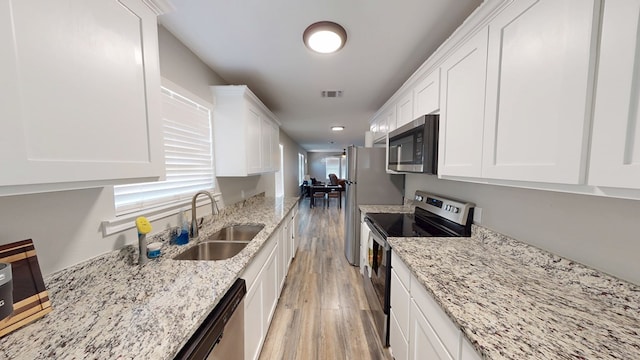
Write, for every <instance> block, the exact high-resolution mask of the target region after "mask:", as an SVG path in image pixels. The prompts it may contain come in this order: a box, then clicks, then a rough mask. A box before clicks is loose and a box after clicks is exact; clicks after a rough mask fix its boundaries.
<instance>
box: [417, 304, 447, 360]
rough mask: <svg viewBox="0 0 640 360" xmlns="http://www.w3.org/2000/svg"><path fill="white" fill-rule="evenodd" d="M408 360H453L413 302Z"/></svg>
mask: <svg viewBox="0 0 640 360" xmlns="http://www.w3.org/2000/svg"><path fill="white" fill-rule="evenodd" d="M409 359H412V360H421V359H430V360H431V359H433V360H435V359H437V360H453V357H451V355H450V354H449V353H448V352H447V350H446V348H445V347H444V345H442V343H441V342H440V340H439V339H438V336H437V335H436V333H435V331H434V330H433V329H432V328H431V325H429V322H428V321H427V319H426V318H425V317H424V315H423V314H422V312H420V310H419V309H418V307H417V306H416V303H415V302H414V301H413V300H412V301H411V328H410V330H409Z"/></svg>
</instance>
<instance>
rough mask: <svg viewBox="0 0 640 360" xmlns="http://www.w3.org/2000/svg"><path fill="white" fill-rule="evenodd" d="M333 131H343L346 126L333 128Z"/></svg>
mask: <svg viewBox="0 0 640 360" xmlns="http://www.w3.org/2000/svg"><path fill="white" fill-rule="evenodd" d="M331 130H332V131H342V130H344V126H332V127H331Z"/></svg>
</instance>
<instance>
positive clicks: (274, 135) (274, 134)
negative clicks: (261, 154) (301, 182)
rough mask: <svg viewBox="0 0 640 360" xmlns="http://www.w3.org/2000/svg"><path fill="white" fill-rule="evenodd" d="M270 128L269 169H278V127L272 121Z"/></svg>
mask: <svg viewBox="0 0 640 360" xmlns="http://www.w3.org/2000/svg"><path fill="white" fill-rule="evenodd" d="M269 129H270V130H271V152H270V155H271V171H280V170H282V169H280V127H279V126H278V124H277V123H274V122H272V123H271V126H270V127H269Z"/></svg>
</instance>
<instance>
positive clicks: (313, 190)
mask: <svg viewBox="0 0 640 360" xmlns="http://www.w3.org/2000/svg"><path fill="white" fill-rule="evenodd" d="M309 190H310V191H309V192H310V194H309V196H310V198H311V199H310V202H309V206H310V207H314V206H315V201H314V197H313V193H316V192H324V193H328V192H332V191H338V192H340V196H339V197H338V206H339V207H342V191H344V189H343V188H342V186H340V185H311V186H310V187H309Z"/></svg>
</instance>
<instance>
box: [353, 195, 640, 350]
mask: <svg viewBox="0 0 640 360" xmlns="http://www.w3.org/2000/svg"><path fill="white" fill-rule="evenodd" d="M361 208H362V209H363V211H366V210H370V209H369V208H368V207H367V208H364V207H361ZM377 210H379V209H376V211H377ZM388 240H389V243H390V244H391V246H392V248H393V250H394V251H395V252H396V253H397V254H398V256H399V257H400V258H401V259H402V260H403V261H404V262H405V263H406V264H407V266H408V267H409V269H410V270H411V272H412V273H413V275H414V276H416V278H417V279H418V281H419V282H420V283H422V285H423V286H424V287H425V288H426V289H427V291H428V292H429V293H430V294H431V295H432V296H433V297H434V299H435V300H436V301H437V302H438V303H439V304H440V306H441V307H442V309H443V310H444V311H445V312H446V313H447V315H449V317H450V318H451V319H452V320H453V322H454V323H455V324H456V325H457V326H458V327H459V328H460V329H461V330H462V332H463V334H464V335H465V336H466V337H467V339H468V340H469V341H470V342H471V343H472V344H473V346H474V347H475V348H476V350H477V351H478V353H479V354H480V355H482V357H483V358H485V359H518V360H521V359H640V287H639V286H637V285H634V284H631V283H628V282H625V281H622V280H619V279H616V278H614V277H611V276H609V275H606V274H604V273H602V272H599V271H597V270H594V269H591V268H588V267H586V266H584V265H581V264H579V263H576V262H573V261H571V260H568V259H565V258H562V257H560V256H557V255H553V254H551V253H548V252H546V251H543V250H540V249H537V248H535V247H532V246H529V245H527V244H524V243H522V242H519V241H517V240H514V239H511V238H508V237H506V236H504V235H501V234H499V233H496V232H493V231H491V230H489V229H486V228H483V227H479V226H475V225H474V226H473V228H472V237H471V238H455V239H454V238H435V237H434V238H390V239H388Z"/></svg>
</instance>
